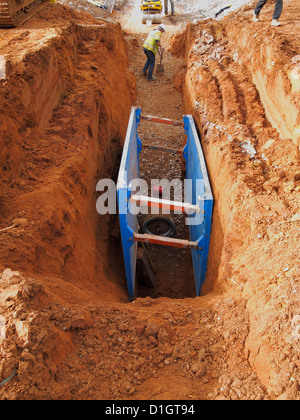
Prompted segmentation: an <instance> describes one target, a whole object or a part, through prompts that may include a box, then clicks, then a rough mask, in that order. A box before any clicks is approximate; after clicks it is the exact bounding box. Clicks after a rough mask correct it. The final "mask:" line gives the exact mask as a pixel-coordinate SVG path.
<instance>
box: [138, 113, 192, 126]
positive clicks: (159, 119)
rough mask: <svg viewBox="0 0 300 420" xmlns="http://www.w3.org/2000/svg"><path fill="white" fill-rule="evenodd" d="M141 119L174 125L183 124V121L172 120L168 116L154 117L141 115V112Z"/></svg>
mask: <svg viewBox="0 0 300 420" xmlns="http://www.w3.org/2000/svg"><path fill="white" fill-rule="evenodd" d="M141 119H142V120H147V121H152V122H157V123H162V124H168V125H174V126H183V125H184V123H183V122H181V121H173V120H170V119H169V118H160V117H154V116H153V115H143V114H141Z"/></svg>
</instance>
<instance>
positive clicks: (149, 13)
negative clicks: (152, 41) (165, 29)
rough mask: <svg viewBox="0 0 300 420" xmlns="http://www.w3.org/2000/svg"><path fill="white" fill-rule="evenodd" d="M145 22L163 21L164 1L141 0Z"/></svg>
mask: <svg viewBox="0 0 300 420" xmlns="http://www.w3.org/2000/svg"><path fill="white" fill-rule="evenodd" d="M141 10H142V12H143V18H142V22H143V23H148V22H150V24H151V23H161V20H162V16H161V12H162V3H161V1H160V0H141Z"/></svg>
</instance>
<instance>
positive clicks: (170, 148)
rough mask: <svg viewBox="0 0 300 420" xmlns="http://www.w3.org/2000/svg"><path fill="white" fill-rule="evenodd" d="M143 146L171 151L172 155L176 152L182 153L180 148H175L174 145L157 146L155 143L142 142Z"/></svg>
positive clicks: (161, 150)
mask: <svg viewBox="0 0 300 420" xmlns="http://www.w3.org/2000/svg"><path fill="white" fill-rule="evenodd" d="M143 148H146V149H149V150H158V151H160V152H167V153H173V154H174V155H176V154H177V153H179V154H183V150H182V149H175V148H174V147H165V146H158V145H156V144H143Z"/></svg>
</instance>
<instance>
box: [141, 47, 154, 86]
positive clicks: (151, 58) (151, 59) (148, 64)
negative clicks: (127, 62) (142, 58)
mask: <svg viewBox="0 0 300 420" xmlns="http://www.w3.org/2000/svg"><path fill="white" fill-rule="evenodd" d="M144 53H145V54H146V56H147V61H146V63H145V65H144V68H143V71H144V72H146V71H147V70H148V69H149V71H148V79H152V73H153V70H154V66H155V54H154V53H153V52H152V51H149V50H147V48H144Z"/></svg>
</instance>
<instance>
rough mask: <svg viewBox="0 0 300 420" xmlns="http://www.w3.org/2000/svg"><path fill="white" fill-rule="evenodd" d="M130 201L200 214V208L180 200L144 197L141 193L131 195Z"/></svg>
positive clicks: (152, 206)
mask: <svg viewBox="0 0 300 420" xmlns="http://www.w3.org/2000/svg"><path fill="white" fill-rule="evenodd" d="M130 201H132V202H135V203H136V204H138V205H140V206H142V205H144V206H145V205H147V206H148V207H151V208H158V209H164V210H170V211H178V212H181V213H183V212H185V213H187V214H192V213H198V214H200V213H201V212H202V211H201V208H200V207H199V206H197V205H194V204H190V203H181V202H180V201H171V200H165V199H161V198H155V197H146V196H143V195H132V196H131V197H130Z"/></svg>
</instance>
